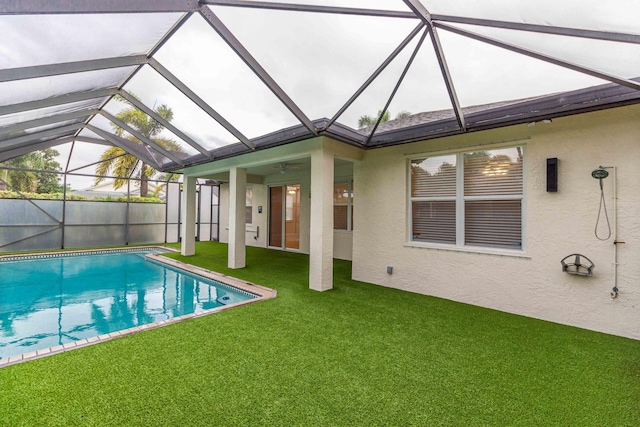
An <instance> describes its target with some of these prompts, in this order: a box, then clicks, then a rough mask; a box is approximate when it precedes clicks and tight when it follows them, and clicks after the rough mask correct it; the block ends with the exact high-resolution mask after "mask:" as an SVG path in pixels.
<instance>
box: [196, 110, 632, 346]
mask: <svg viewBox="0 0 640 427" xmlns="http://www.w3.org/2000/svg"><path fill="white" fill-rule="evenodd" d="M639 143H640V106H628V107H621V108H616V109H611V110H607V111H600V112H592V113H585V114H581V115H574V116H570V117H565V118H557V119H554V120H553V122H552V123H543V122H539V123H536V124H535V125H533V126H531V125H525V124H522V125H516V126H511V127H507V128H502V129H495V130H487V131H481V132H475V133H469V134H465V135H460V136H453V137H447V138H440V139H436V140H429V141H422V142H415V143H410V144H403V145H397V146H393V147H386V148H379V149H373V150H367V151H364V150H358V149H355V148H353V147H349V146H346V145H344V144H341V143H339V142H336V141H332V140H330V139H328V138H315V139H312V140H308V141H301V142H299V143H294V144H290V145H287V146H283V147H277V148H273V149H270V150H265V151H261V152H256V153H251V154H248V155H244V156H238V157H234V158H231V159H225V160H222V161H219V162H214V163H212V164H206V165H200V166H198V167H196V168H192V169H191V171H192V172H193V173H194V174H195V175H197V176H201V177H210V178H214V179H215V177H216V176H224V173H225V169H226V170H227V171H228V170H229V169H230V168H231V167H246V168H247V170H248V174H249V175H248V178H247V183H248V184H247V185H248V186H249V187H251V188H252V190H253V211H252V217H253V221H252V223H251V224H247V226H246V233H245V238H246V244H247V245H253V246H261V247H267V239H268V223H267V222H268V221H267V220H268V189H269V186H271V185H284V184H292V183H299V184H300V186H301V194H302V197H301V240H300V251H301V252H304V253H310V252H311V253H312V252H313V251H311V250H310V247H311V246H312V245H313V244H314V243H313V241H312V239H310V235H311V234H312V233H310V232H311V228H312V227H311V222H312V221H313V217H314V215H313V213H312V208H311V206H312V203H311V196H312V193H311V189H312V184H313V182H314V179H316V178H314V176H315V175H313V174H312V171H311V170H310V168H308V167H303V168H302V169H303V170H300V171H294V170H292V171H287V173H286V174H280V173H279V172H278V171H277V170H275V171H274V172H271V173H266V174H265V173H263V174H261V175H259V176H257V175H255V174H254V175H252V173H253V172H257V171H260V170H261V171H262V172H264V171H265V170H266V171H269V170H268V169H265V166H264V165H267V164H269V162H271V164H273V163H274V162H280V161H296V160H298V161H299V160H300V159H303V162H304V159H307V161H308V160H309V159H310V158H312V156H313V154H312V153H314V152H316V153H317V150H319V149H321V150H327V149H328V150H329V151H330V152H331V155H332V156H333V157H334V159H338V158H341V156H342V155H344V154H347V155H348V156H345V158H346V157H349V156H350V157H351V163H349V165H348V167H347V166H344V165H343V166H341V167H335V168H334V171H333V172H334V173H333V178H334V179H335V181H342V180H349V179H351V177H353V180H354V218H353V229H354V231H353V232H345V231H339V230H333V231H331V230H332V229H331V227H326V226H325V225H323V226H322V227H321V228H316V231H315V233H316V234H317V233H319V230H320V229H322V230H324V231H323V232H322V233H321V234H322V236H323V237H322V239H323V242H325V241H332V245H333V257H335V258H343V259H352V260H353V278H354V279H356V280H360V281H364V282H369V283H374V284H378V285H381V286H388V287H392V288H398V289H402V290H406V291H410V292H417V293H421V294H426V295H432V296H436V297H440V298H446V299H450V300H454V301H459V302H463V303H468V304H473V305H478V306H482V307H487V308H492V309H496V310H501V311H505V312H509V313H515V314H520V315H524V316H529V317H533V318H538V319H543V320H547V321H552V322H558V323H562V324H566V325H572V326H577V327H582V328H586V329H591V330H595V331H602V332H605V333H610V334H615V335H621V336H625V337H630V338H634V339H640V280H639V279H638V277H639V276H640V263H639V262H638V260H639V259H640V246H638V242H639V241H640V223H639V221H638V216H639V214H640V189H639V185H638V184H640V144H639ZM513 146H523V147H524V153H525V157H524V202H523V247H522V250H498V249H489V248H470V247H464V246H463V247H455V246H448V247H447V246H443V245H430V244H424V243H422V244H421V243H414V242H411V240H410V230H409V215H410V212H409V201H408V191H409V173H408V165H409V162H410V159H411V158H418V157H426V156H429V155H431V156H434V155H439V154H444V153H453V152H461V151H467V150H469V149H479V148H482V149H487V150H488V149H492V148H500V147H513ZM314 150H316V151H314ZM341 150H345V152H344V153H342V152H341ZM554 157H555V158H558V159H559V172H558V173H559V184H558V191H557V192H555V193H551V192H547V191H546V159H547V158H554ZM308 163H311V162H308ZM275 164H277V163H275ZM323 164H324V165H325V167H327V168H328V167H329V163H326V162H325V163H323ZM261 165H262V169H260V167H261ZM601 165H602V166H615V167H616V173H615V175H616V177H615V179H614V176H613V175H614V174H613V173H612V175H611V176H610V177H609V178H607V179H606V180H605V181H604V191H605V197H606V203H607V207H608V210H609V216H610V218H611V220H612V222H614V223H615V222H616V219H617V237H618V241H620V242H625V243H620V244H618V245H614V243H613V242H614V237H612V238H611V239H609V240H608V241H600V240H598V239H597V238H596V237H595V236H594V227H595V223H596V218H597V215H598V206H599V199H600V192H599V185H598V181H597V180H595V179H593V178H592V177H591V171H593V170H594V169H595V168H597V167H598V166H601ZM271 167H272V166H271ZM611 171H612V172H613V170H612V169H611ZM220 174H222V175H220ZM317 179H318V181H316V185H319V184H318V182H319V181H322V180H324V178H323V177H322V176H321V175H319V178H317ZM614 181H615V182H617V187H616V191H617V214H616V213H614V198H613V195H614V191H613V190H614V189H613V184H614ZM324 185H325V186H326V183H325V184H324ZM318 188H320V187H318ZM220 203H221V211H220V212H221V215H220V231H221V232H220V239H221V241H223V242H225V241H228V231H227V229H228V227H229V225H228V224H229V209H228V206H229V186H228V185H222V186H221V194H220ZM258 206H262V208H263V210H262V214H259V213H258V210H257V207H258ZM315 218H321V217H318V216H317V215H316V216H315ZM322 221H324V220H322ZM613 225H615V224H613ZM258 227H259V233H256V231H257V229H258ZM327 230H329V231H327ZM327 233H331V236H330V237H331V238H330V239H325V237H327ZM256 236H257V239H256V238H255V237H256ZM318 238H319V237H318ZM320 246H321V245H318V247H317V248H316V250H317V251H320V250H321V251H322V255H316V256H315V257H314V256H313V253H312V256H311V257H310V262H311V263H312V264H313V262H317V263H320V264H318V268H319V269H320V268H321V269H324V270H323V271H325V270H326V269H327V268H328V267H327V266H328V265H329V264H327V260H326V258H327V253H328V252H326V250H325V249H320ZM616 247H617V251H618V255H617V256H618V271H617V286H618V288H619V293H618V296H617V298H615V299H613V298H612V297H611V290H612V288H613V286H614V283H615V280H616V279H615V277H616V275H614V265H613V264H614V262H613V261H614V251H615V250H616ZM573 253H581V254H583V255H585V256H587V257H588V258H590V259H591V260H592V261H593V262H594V263H595V266H596V267H595V270H594V274H593V276H592V277H584V276H576V275H570V274H567V273H565V272H563V271H562V268H561V264H560V261H561V260H562V259H563V258H564V257H565V256H567V255H570V254H573ZM329 256H330V255H329ZM388 266H390V267H393V272H392V274H388V273H387V267H388ZM318 271H319V270H318ZM311 279H312V278H311ZM324 282H326V280H325V279H322V280H318V281H316V283H323V285H322V286H320V287H319V286H315V285H314V286H312V288H314V289H319V290H325V289H329V287H327V284H326V283H324Z"/></svg>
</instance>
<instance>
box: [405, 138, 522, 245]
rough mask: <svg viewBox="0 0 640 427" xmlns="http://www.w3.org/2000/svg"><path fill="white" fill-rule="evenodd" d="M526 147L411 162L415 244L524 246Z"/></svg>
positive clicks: (412, 226) (411, 198) (412, 236)
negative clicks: (524, 163) (523, 179)
mask: <svg viewBox="0 0 640 427" xmlns="http://www.w3.org/2000/svg"><path fill="white" fill-rule="evenodd" d="M522 162H523V148H522V147H514V148H506V149H497V150H483V151H474V152H467V153H457V154H451V155H445V156H436V157H428V158H422V159H416V160H412V161H411V166H410V167H411V171H410V173H411V196H410V201H411V203H410V209H411V240H412V241H414V242H429V243H444V244H450V245H457V246H485V247H496V248H509V249H521V248H522V202H523V183H522V176H523V173H522V171H523V169H522Z"/></svg>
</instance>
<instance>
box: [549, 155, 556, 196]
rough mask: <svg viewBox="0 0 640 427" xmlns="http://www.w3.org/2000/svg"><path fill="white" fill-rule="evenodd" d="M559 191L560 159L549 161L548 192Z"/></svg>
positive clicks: (554, 158)
mask: <svg viewBox="0 0 640 427" xmlns="http://www.w3.org/2000/svg"><path fill="white" fill-rule="evenodd" d="M557 191H558V158H557V157H553V158H550V159H547V192H549V193H555V192H557Z"/></svg>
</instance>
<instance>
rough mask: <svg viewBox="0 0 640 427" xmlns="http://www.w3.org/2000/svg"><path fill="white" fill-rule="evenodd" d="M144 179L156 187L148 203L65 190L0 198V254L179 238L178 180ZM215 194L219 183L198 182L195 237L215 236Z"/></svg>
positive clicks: (210, 238) (216, 223) (166, 240)
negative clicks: (55, 195) (54, 195)
mask: <svg viewBox="0 0 640 427" xmlns="http://www.w3.org/2000/svg"><path fill="white" fill-rule="evenodd" d="M133 180H134V179H133V178H132V179H131V181H133ZM149 182H150V183H156V184H157V185H158V187H160V188H161V191H156V194H157V198H156V201H155V202H152V203H149V202H146V203H141V202H136V201H141V200H143V199H141V198H137V197H131V194H129V193H127V195H124V196H121V197H112V196H107V197H86V196H85V197H82V196H78V195H77V193H74V192H67V191H64V192H63V193H62V194H60V195H59V198H60V199H59V200H39V199H36V198H34V197H33V196H35V195H33V196H31V197H30V196H28V195H27V194H25V193H21V192H15V194H14V195H13V197H18V198H0V252H13V251H25V250H47V249H60V248H80V247H83V248H84V247H97V246H112V245H130V244H144V243H163V242H179V241H180V237H181V236H180V225H181V222H182V218H181V203H182V190H181V184H180V183H179V182H166V181H164V182H163V181H149ZM128 187H131V184H130V185H128ZM218 196H219V187H218V186H216V185H213V184H212V183H209V182H207V183H200V184H198V186H197V219H196V238H197V239H198V240H218V235H219V224H218V217H219V204H218ZM5 197H6V195H5ZM78 198H82V199H86V200H77V199H78Z"/></svg>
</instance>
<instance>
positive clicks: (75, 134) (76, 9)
mask: <svg viewBox="0 0 640 427" xmlns="http://www.w3.org/2000/svg"><path fill="white" fill-rule="evenodd" d="M638 12H640V4H639V3H638V2H637V1H636V0H612V1H609V2H603V1H601V0H563V1H557V0H538V1H535V2H514V1H511V0H490V1H483V2H477V1H471V0H469V1H464V0H459V1H451V0H366V1H365V0H305V1H302V0H301V1H297V0H288V1H281V2H275V1H270V0H269V1H266V0H265V1H245V0H235V1H234V0H204V1H196V0H162V1H149V0H138V1H130V0H83V1H67V0H47V1H35V0H0V28H1V29H2V37H1V38H0V161H4V160H7V159H10V158H12V157H16V156H19V155H22V154H25V153H27V152H29V151H33V150H38V149H43V148H48V147H65V146H66V147H68V146H70V145H71V144H77V147H78V148H76V151H83V150H84V151H85V152H87V153H89V152H93V153H97V152H100V151H103V149H104V147H101V146H105V145H106V146H110V145H115V146H118V147H120V148H122V149H124V150H125V151H127V152H129V153H131V154H133V155H135V156H136V157H138V158H139V159H141V160H142V161H144V162H146V163H148V164H150V165H152V166H154V167H156V169H158V170H161V171H167V170H176V169H179V168H181V167H185V166H189V165H193V164H197V163H202V162H206V161H211V160H215V159H217V158H224V157H228V156H233V155H238V154H243V153H247V152H251V151H253V150H260V149H264V148H268V147H272V146H275V145H280V144H286V143H290V142H294V141H301V140H304V139H308V138H310V137H313V136H316V135H328V136H331V137H333V138H336V139H338V140H340V141H343V142H345V143H349V144H353V145H357V146H360V147H363V148H373V147H380V146H385V145H390V144H400V143H404V142H410V141H415V140H419V139H428V138H436V137H440V136H445V135H452V134H459V133H464V132H471V131H475V130H481V129H487V128H492V127H500V126H506V125H511V124H515V123H526V122H531V121H537V120H541V119H544V118H550V117H557V116H562V115H568V114H575V113H577V112H584V111H591V110H595V109H602V108H609V107H613V106H619V105H625V104H630V103H636V102H640V83H638V80H637V79H636V78H637V77H639V76H640V24H639V23H638V21H637V13H638ZM163 105H166V106H168V107H169V108H170V110H171V112H172V115H171V117H170V120H169V119H164V118H163V116H162V115H161V114H159V113H158V111H159V110H160V108H159V107H161V106H163ZM132 106H133V107H135V108H138V109H139V110H142V111H143V112H144V114H146V115H148V116H149V117H150V118H152V119H154V120H156V121H157V122H158V123H159V124H160V125H161V126H162V127H163V128H164V129H163V130H162V132H161V133H160V134H159V135H158V136H159V137H160V138H161V139H162V140H165V141H166V140H173V141H175V142H176V143H177V144H178V146H179V147H180V148H179V149H175V145H166V144H162V143H158V142H156V141H154V139H151V138H147V137H145V136H144V135H142V134H140V133H139V132H137V131H136V129H135V127H132V126H130V125H128V124H127V123H126V122H123V121H122V120H121V116H122V114H121V113H122V112H123V110H126V109H130V108H132ZM382 112H388V115H387V117H388V118H389V119H390V120H388V121H386V122H383V120H385V119H386V118H385V114H381V113H382ZM366 116H368V118H369V119H372V120H369V121H368V122H365V123H364V124H363V123H362V120H361V119H363V118H366ZM164 117H166V116H164ZM359 122H360V123H359ZM118 127H119V128H120V132H116V131H115V130H116V129H117V128H118ZM132 136H133V137H134V138H132ZM136 138H137V140H138V142H137V143H136V142H133V141H132V139H136ZM96 144H98V148H97V149H96V148H95V147H96ZM63 151H64V150H63ZM67 151H68V152H70V151H73V149H72V148H70V149H68V150H67ZM96 160H97V157H96ZM70 167H72V165H71V164H70V165H68V166H67V169H69V168H70Z"/></svg>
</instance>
